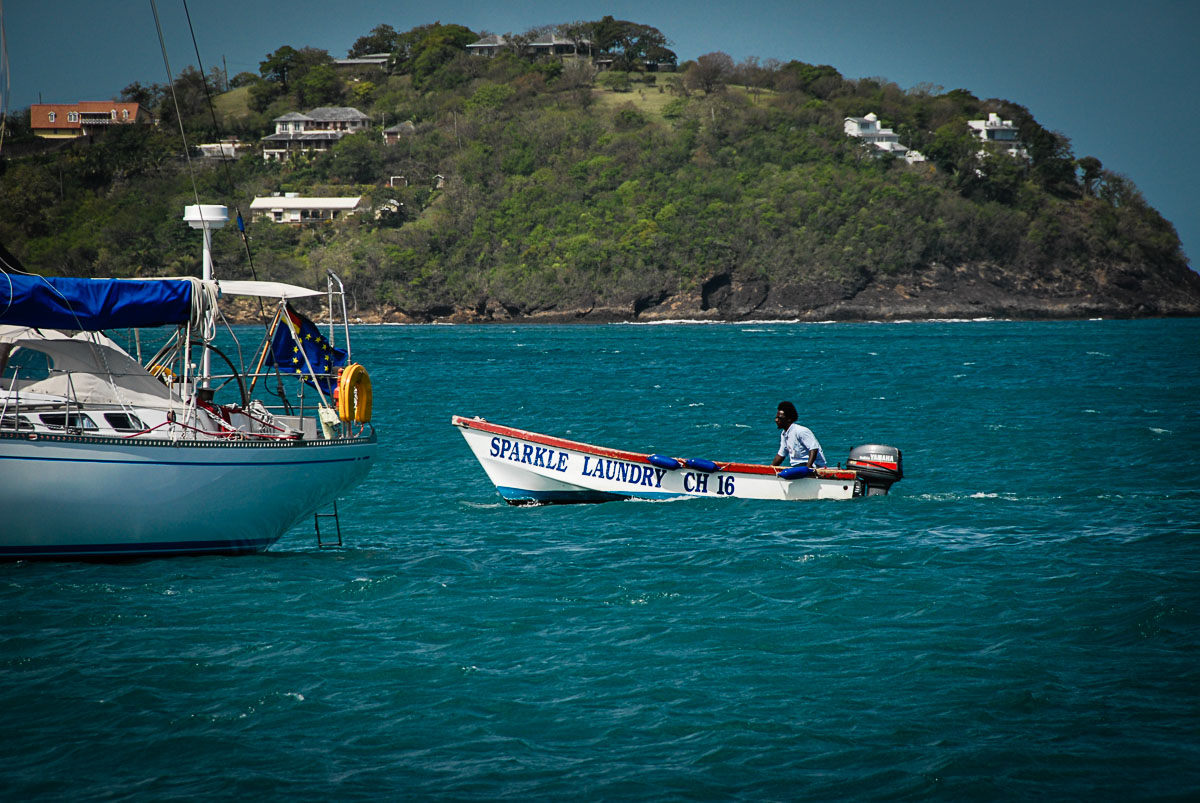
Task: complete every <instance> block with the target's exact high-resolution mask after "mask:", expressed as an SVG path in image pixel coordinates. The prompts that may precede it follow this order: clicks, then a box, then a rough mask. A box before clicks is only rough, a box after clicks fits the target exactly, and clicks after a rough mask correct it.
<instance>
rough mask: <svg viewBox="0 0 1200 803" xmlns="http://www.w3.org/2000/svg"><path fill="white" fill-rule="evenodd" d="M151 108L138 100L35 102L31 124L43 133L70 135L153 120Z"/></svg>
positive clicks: (84, 135)
mask: <svg viewBox="0 0 1200 803" xmlns="http://www.w3.org/2000/svg"><path fill="white" fill-rule="evenodd" d="M153 122H154V119H153V117H151V115H150V112H148V111H146V109H144V108H142V107H141V106H140V105H138V104H137V103H129V102H126V101H115V100H85V101H81V102H79V103H34V104H32V105H30V107H29V127H30V128H31V129H32V130H33V133H34V134H36V135H37V136H39V137H45V138H47V139H70V138H74V137H86V136H90V135H92V134H97V133H99V132H101V131H104V130H105V129H107V128H108V127H109V126H112V125H131V124H134V123H142V124H147V125H149V124H152V123H153Z"/></svg>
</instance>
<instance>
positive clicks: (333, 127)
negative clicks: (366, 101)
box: [262, 106, 371, 162]
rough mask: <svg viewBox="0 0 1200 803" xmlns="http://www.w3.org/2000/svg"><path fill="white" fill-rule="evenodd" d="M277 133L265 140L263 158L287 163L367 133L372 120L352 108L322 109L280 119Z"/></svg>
mask: <svg viewBox="0 0 1200 803" xmlns="http://www.w3.org/2000/svg"><path fill="white" fill-rule="evenodd" d="M272 122H274V123H275V133H274V134H271V135H269V136H266V137H263V138H262V143H263V159H264V160H266V161H268V162H270V161H281V162H286V161H287V160H288V159H290V158H291V157H293V156H295V155H297V154H302V153H322V152H324V151H327V150H329V149H330V148H332V147H333V146H334V144H336V143H337V142H338V140H340V139H341V138H342V137H346V136H349V135H350V134H356V133H358V132H359V131H365V130H367V128H368V127H369V126H370V123H371V118H369V117H367V115H365V114H363V113H362V112H360V111H359V110H358V109H355V108H352V107H350V106H322V107H321V108H319V109H312V110H311V111H308V112H305V113H304V114H301V113H300V112H288V113H287V114H285V115H283V116H282V117H276V118H275V119H274V120H273V121H272Z"/></svg>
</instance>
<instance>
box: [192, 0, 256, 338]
mask: <svg viewBox="0 0 1200 803" xmlns="http://www.w3.org/2000/svg"><path fill="white" fill-rule="evenodd" d="M183 14H184V16H185V17H187V24H188V33H190V34H191V36H192V49H193V50H195V52H196V65H197V68H198V69H199V70H200V83H201V85H202V86H203V87H204V100H205V102H206V103H207V104H208V114H209V117H210V118H211V119H212V126H213V132H214V133H215V134H216V135H217V141H218V142H220V133H221V125H220V123H218V122H217V110H216V106H215V104H213V99H212V93H211V92H210V91H209V89H208V74H207V73H205V72H204V61H203V60H202V59H201V58H200V45H199V44H198V43H197V42H196V30H195V28H193V27H192V14H191V12H190V11H188V4H187V0H183ZM220 153H221V165H222V166H223V167H224V168H225V182H226V183H227V184H228V185H229V193H230V195H231V196H232V195H233V190H234V185H233V174H232V173H231V172H230V170H229V160H228V159H226V158H225V153H224V151H223V150H221V151H220ZM232 204H233V211H234V213H235V214H236V215H237V229H238V234H239V235H240V236H241V239H242V247H243V248H244V249H245V251H246V261H247V263H248V264H249V266H250V278H252V279H254V280H255V281H258V271H256V270H255V269H254V256H253V255H252V254H251V253H250V239H249V238H248V237H247V236H246V224H245V222H244V220H243V219H242V210H241V207H239V206H238V203H237V199H236V198H233V199H232ZM258 314H259V316H260V317H261V318H262V319H263V325H264V326H266V317H267V313H266V310H265V309H264V308H263V302H262V298H261V297H260V298H258Z"/></svg>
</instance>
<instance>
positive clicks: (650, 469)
mask: <svg viewBox="0 0 1200 803" xmlns="http://www.w3.org/2000/svg"><path fill="white" fill-rule="evenodd" d="M451 423H452V424H453V425H454V426H456V427H458V429H459V431H460V432H461V433H462V436H463V437H464V438H465V439H466V441H467V445H468V446H469V447H471V451H472V452H473V453H474V454H475V457H476V459H478V460H479V463H480V464H481V465H482V466H483V470H484V471H485V472H487V475H488V478H489V479H490V480H491V481H492V483H493V484H494V485H495V486H496V490H497V491H498V492H499V494H500V496H501V497H502V498H503V499H504V500H505V501H506V502H508V503H509V504H512V505H530V504H553V503H570V502H607V501H612V500H618V499H669V498H674V497H683V496H694V497H707V498H715V499H776V500H789V501H795V500H808V499H853V498H855V497H860V496H878V495H883V494H886V493H887V492H888V489H890V488H891V486H892V484H893V483H895V482H897V481H899V480H900V479H901V477H902V476H903V466H902V455H901V453H900V450H899V449H896V448H895V447H892V446H884V445H881V444H866V445H863V446H856V447H854V449H852V450H851V451H850V458H849V460H848V461H847V463H846V468H844V469H843V468H819V469H815V470H814V469H809V468H808V467H807V466H789V467H785V466H766V465H758V464H753V463H733V462H729V463H723V462H715V461H712V460H707V459H703V458H685V457H671V456H667V455H660V454H643V453H640V452H629V451H624V450H621V449H609V448H605V447H602V446H593V445H591V444H587V443H579V442H577V441H570V440H564V439H562V438H555V437H552V436H549V435H541V434H539V433H536V432H528V431H526V430H522V429H515V428H513V427H506V426H501V425H499V424H493V423H491V422H488V421H486V420H484V419H482V418H466V417H463V416H454V417H453V418H452V419H451Z"/></svg>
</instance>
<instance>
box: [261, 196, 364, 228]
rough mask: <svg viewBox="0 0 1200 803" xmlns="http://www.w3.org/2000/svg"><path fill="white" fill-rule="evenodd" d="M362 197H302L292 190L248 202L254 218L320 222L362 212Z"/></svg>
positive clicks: (281, 221) (277, 221)
mask: <svg viewBox="0 0 1200 803" xmlns="http://www.w3.org/2000/svg"><path fill="white" fill-rule="evenodd" d="M361 203H362V196H361V195H358V196H355V197H353V198H301V197H300V196H299V195H298V194H296V193H294V192H289V193H285V194H283V195H271V196H267V197H259V198H255V199H254V200H253V201H251V202H250V214H251V219H253V220H269V221H272V222H274V223H319V222H321V221H325V220H336V219H338V218H339V217H343V216H345V215H353V214H355V213H356V212H359V211H361V206H360V204H361Z"/></svg>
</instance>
